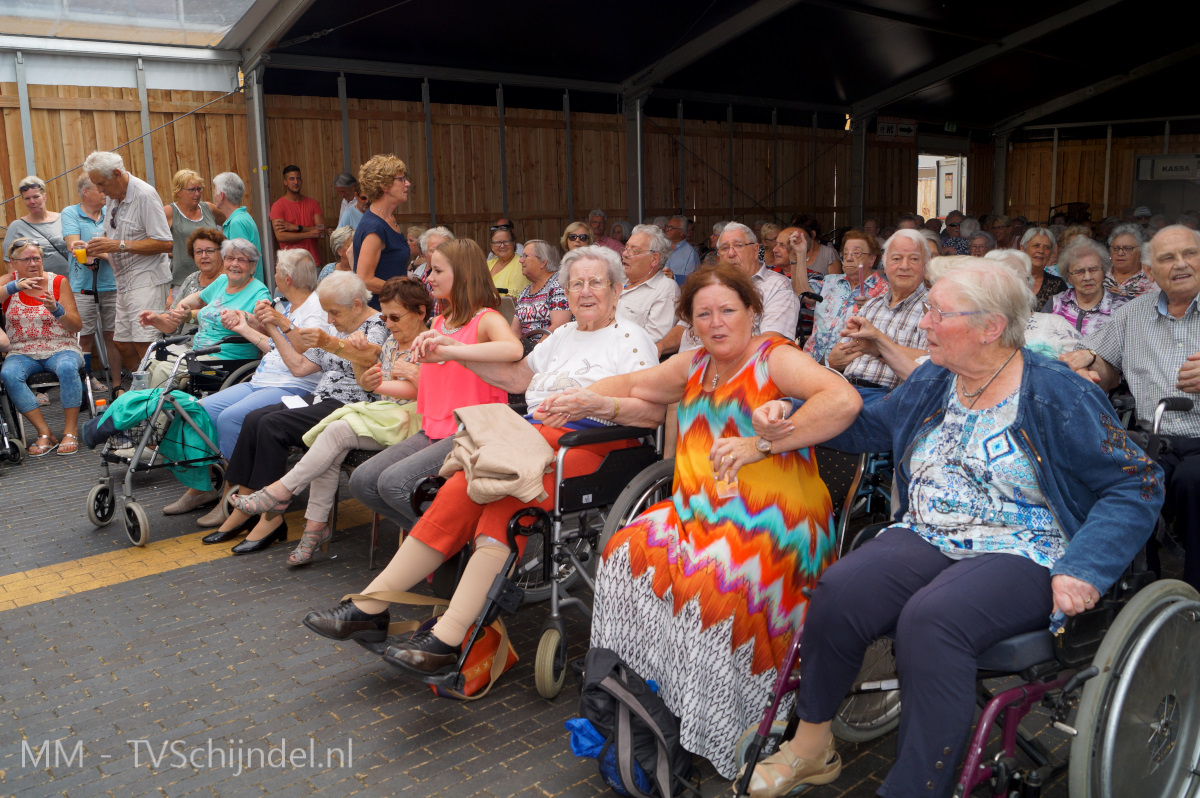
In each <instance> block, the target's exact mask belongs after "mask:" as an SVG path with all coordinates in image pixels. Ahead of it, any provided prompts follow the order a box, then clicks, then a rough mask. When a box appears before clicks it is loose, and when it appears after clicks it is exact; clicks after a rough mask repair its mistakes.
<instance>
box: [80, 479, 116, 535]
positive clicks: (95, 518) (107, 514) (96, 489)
mask: <svg viewBox="0 0 1200 798" xmlns="http://www.w3.org/2000/svg"><path fill="white" fill-rule="evenodd" d="M116 509H117V503H116V501H114V499H113V492H112V488H110V487H109V486H108V485H94V486H92V489H91V490H90V491H89V492H88V497H87V517H88V520H89V521H91V522H92V524H94V525H95V526H108V525H109V524H110V523H112V520H113V515H114V513H115V512H116Z"/></svg>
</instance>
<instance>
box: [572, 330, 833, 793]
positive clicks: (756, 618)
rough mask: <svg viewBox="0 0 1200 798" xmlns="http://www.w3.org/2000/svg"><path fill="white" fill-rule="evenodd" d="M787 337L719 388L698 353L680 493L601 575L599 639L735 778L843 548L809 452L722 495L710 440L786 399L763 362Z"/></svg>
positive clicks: (772, 464) (652, 512)
mask: <svg viewBox="0 0 1200 798" xmlns="http://www.w3.org/2000/svg"><path fill="white" fill-rule="evenodd" d="M779 346H794V344H792V343H791V342H790V341H785V340H784V339H782V338H771V339H769V340H767V341H765V342H764V343H763V344H762V346H761V347H759V348H758V349H757V350H756V351H755V353H754V354H753V356H751V358H750V359H749V360H748V361H747V362H746V364H745V365H743V366H742V368H741V370H740V371H738V372H737V373H736V374H735V375H734V376H733V377H731V378H730V379H729V381H728V382H727V383H726V384H724V385H721V386H719V387H718V388H717V389H716V390H715V391H706V390H705V389H704V387H703V386H702V384H701V381H702V379H703V376H704V372H705V367H706V366H707V365H708V362H709V355H708V353H707V352H706V351H704V350H702V349H701V350H698V351H697V353H696V355H695V356H694V357H693V359H692V364H691V370H690V371H689V373H688V381H687V387H686V388H685V389H684V395H683V399H682V400H681V401H680V403H679V443H678V446H677V448H676V456H675V480H674V485H673V495H672V497H671V499H670V500H668V501H664V502H660V503H659V504H656V505H654V506H653V507H651V508H650V509H648V510H647V511H646V512H645V513H643V514H642V515H640V516H638V518H637V519H636V520H635V521H634V522H633V523H632V524H631V525H630V526H628V527H626V528H625V529H622V530H620V531H618V532H617V533H616V534H615V535H614V536H613V537H612V539H611V540H610V541H609V543H608V545H607V546H606V547H605V551H604V555H603V560H602V564H601V566H600V569H599V574H598V577H597V584H596V600H595V611H594V612H595V614H594V617H593V619H592V645H593V646H603V647H606V648H610V649H613V650H614V651H616V652H617V653H618V654H619V655H620V656H621V657H622V658H623V659H624V660H625V661H626V662H628V663H629V665H630V666H631V667H632V668H633V669H634V670H635V671H637V672H638V673H639V674H641V675H642V676H643V677H644V678H647V679H654V680H655V681H657V682H658V683H659V685H660V694H661V695H662V697H663V700H664V701H665V702H666V704H667V706H668V707H670V709H671V711H672V712H674V713H675V714H676V715H677V716H678V717H679V718H680V739H681V741H682V743H683V746H684V747H685V748H686V749H687V750H689V751H691V752H692V753H695V754H699V755H700V756H703V757H704V758H706V759H708V760H709V761H710V762H712V764H713V766H714V767H715V768H716V770H717V772H718V773H720V774H721V775H722V776H724V777H725V778H727V779H731V778H733V777H734V775H736V765H735V746H736V744H737V740H738V738H739V737H740V736H741V735H742V733H743V732H744V731H745V730H746V728H747V727H749V726H751V725H757V724H758V722H759V720H760V719H761V717H762V711H763V709H764V708H765V707H766V705H767V703H768V700H769V694H770V691H771V688H772V687H773V686H774V681H775V676H776V672H777V668H778V667H779V665H780V664H781V662H782V660H783V657H784V655H785V654H786V652H787V646H788V643H789V641H790V640H791V635H792V633H793V631H794V630H795V629H796V628H798V626H799V623H800V621H801V619H802V617H803V614H804V609H805V606H806V601H805V599H804V597H803V596H802V595H801V593H800V589H801V588H802V587H804V586H806V585H807V586H814V585H815V584H816V581H817V577H818V576H820V574H821V571H822V569H824V568H825V566H827V565H829V564H830V563H831V562H832V561H833V558H834V551H833V548H834V537H833V533H832V529H833V524H832V517H831V512H832V505H831V503H830V499H829V492H828V491H827V490H826V488H825V483H824V482H822V481H821V478H820V477H819V476H818V474H817V463H816V459H815V457H814V456H813V453H812V451H811V450H809V449H801V450H798V451H794V452H785V453H783V454H780V455H774V456H772V457H768V458H767V459H765V460H763V461H760V462H758V463H754V464H752V465H748V466H745V467H744V468H742V469H741V470H740V471H739V473H738V495H737V496H735V497H733V498H730V499H721V498H720V497H719V496H718V495H717V490H716V486H715V481H714V478H713V471H712V463H711V462H710V461H709V459H708V454H709V451H710V449H711V447H712V444H713V441H714V440H716V439H717V438H719V437H730V436H746V437H752V436H754V434H755V433H754V429H753V425H752V423H751V414H752V413H753V411H754V409H755V408H757V407H758V406H759V405H761V404H763V403H764V402H767V401H769V400H771V399H779V398H781V396H782V395H781V393H780V391H779V389H778V388H776V387H775V385H774V384H773V383H772V382H771V380H770V377H769V374H768V371H767V357H768V355H769V354H770V353H771V352H772V351H773V350H774V349H775V348H776V347H779ZM787 710H788V708H787V707H784V708H782V709H781V714H780V715H779V717H781V718H782V717H786V712H787Z"/></svg>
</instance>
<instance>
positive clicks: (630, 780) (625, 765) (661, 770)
mask: <svg viewBox="0 0 1200 798" xmlns="http://www.w3.org/2000/svg"><path fill="white" fill-rule="evenodd" d="M599 686H600V687H601V688H603V689H604V690H606V691H607V692H608V693H609V694H611V695H612V696H613V697H614V698H616V699H617V702H618V707H617V734H616V735H615V737H616V739H618V740H624V741H626V742H625V743H624V744H621V745H618V746H617V768H618V770H619V771H620V774H621V781H623V782H624V783H625V788H626V789H628V790H629V791H630V792H632V793H633V794H634V798H650V796H647V795H644V794H642V793H641V792H639V791H638V789H637V786H636V785H637V782H636V781H635V780H634V777H633V762H632V759H633V737H632V729H631V727H630V720H629V713H630V711H633V712H635V713H637V716H638V717H639V718H641V719H642V722H643V723H645V724H646V727H647V728H648V729H650V731H651V732H653V733H654V738H655V742H656V744H657V746H658V762H657V764H656V767H655V774H654V781H655V784H656V785H657V786H658V791H659V793H660V794H661V795H662V796H664V798H668V796H673V795H675V792H674V791H673V790H672V789H671V781H672V778H671V777H672V775H674V774H672V772H671V758H670V754H669V752H668V751H667V739H666V737H665V736H664V735H663V732H662V729H661V728H659V725H658V722H657V721H655V720H654V718H653V717H651V715H650V713H649V712H647V711H646V708H645V707H644V706H642V704H641V702H640V701H638V700H637V698H635V697H634V695H633V693H631V692H629V690H628V689H626V687H625V685H623V684H621V683H620V682H619V681H617V679H615V678H614V677H613V676H611V675H609V676H605V677H604V679H603V680H602V681H601V682H600V684H599ZM677 778H678V779H679V781H680V783H681V784H682V785H683V787H684V789H686V790H687V791H688V792H691V793H694V794H695V795H696V796H699V795H700V793H699V792H697V791H696V790H695V789H694V788H693V787H692V786H691V785H690V784H688V782H687V779H684V778H683V777H682V776H677Z"/></svg>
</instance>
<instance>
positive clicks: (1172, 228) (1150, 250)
mask: <svg viewBox="0 0 1200 798" xmlns="http://www.w3.org/2000/svg"><path fill="white" fill-rule="evenodd" d="M1180 230H1181V231H1183V232H1185V233H1187V234H1188V235H1190V236H1191V237H1192V241H1193V242H1194V243H1195V244H1196V246H1197V247H1200V231H1198V230H1193V229H1192V228H1190V227H1188V226H1187V225H1182V224H1169V225H1167V226H1166V227H1164V228H1163V229H1161V230H1159V231H1158V232H1157V233H1155V234H1154V237H1153V238H1151V239H1150V241H1149V243H1147V244H1146V246H1145V247H1144V248H1143V252H1144V253H1145V255H1143V256H1142V263H1143V264H1145V265H1147V266H1153V265H1154V242H1155V241H1157V240H1158V237H1159V236H1160V235H1162V234H1163V233H1174V232H1176V231H1180Z"/></svg>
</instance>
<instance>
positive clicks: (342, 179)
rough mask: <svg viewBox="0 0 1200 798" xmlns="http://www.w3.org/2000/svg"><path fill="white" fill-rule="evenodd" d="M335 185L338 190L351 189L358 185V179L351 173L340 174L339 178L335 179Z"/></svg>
mask: <svg viewBox="0 0 1200 798" xmlns="http://www.w3.org/2000/svg"><path fill="white" fill-rule="evenodd" d="M333 185H334V186H335V187H336V188H351V187H353V186H357V185H358V178H356V177H355V176H354V175H352V174H350V173H349V172H339V173H338V176H337V177H335V178H334V179H333Z"/></svg>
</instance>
